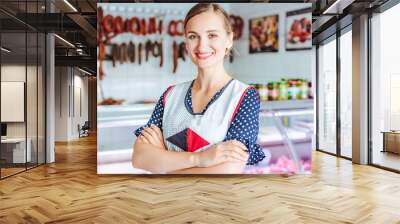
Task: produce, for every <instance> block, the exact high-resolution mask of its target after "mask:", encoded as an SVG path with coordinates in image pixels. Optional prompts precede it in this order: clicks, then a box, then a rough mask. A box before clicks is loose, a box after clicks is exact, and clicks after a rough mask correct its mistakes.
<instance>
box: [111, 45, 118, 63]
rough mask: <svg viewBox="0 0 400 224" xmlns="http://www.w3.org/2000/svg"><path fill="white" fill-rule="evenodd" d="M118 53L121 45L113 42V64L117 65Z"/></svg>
mask: <svg viewBox="0 0 400 224" xmlns="http://www.w3.org/2000/svg"><path fill="white" fill-rule="evenodd" d="M118 55H119V47H118V45H117V44H112V45H111V60H112V65H113V67H115V63H116V61H117V60H118Z"/></svg>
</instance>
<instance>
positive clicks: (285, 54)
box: [98, 3, 312, 102]
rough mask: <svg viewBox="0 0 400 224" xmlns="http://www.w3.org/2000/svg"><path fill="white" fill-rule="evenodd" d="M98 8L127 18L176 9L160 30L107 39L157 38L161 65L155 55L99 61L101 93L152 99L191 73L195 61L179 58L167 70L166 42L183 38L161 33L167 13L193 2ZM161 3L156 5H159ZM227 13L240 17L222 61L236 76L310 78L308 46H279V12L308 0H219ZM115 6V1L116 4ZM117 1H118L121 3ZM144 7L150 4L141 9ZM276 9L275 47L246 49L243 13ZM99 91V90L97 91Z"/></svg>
mask: <svg viewBox="0 0 400 224" xmlns="http://www.w3.org/2000/svg"><path fill="white" fill-rule="evenodd" d="M99 5H100V6H102V7H103V9H104V14H105V15H108V14H110V15H120V16H121V17H123V18H131V17H132V16H133V15H135V16H139V17H140V18H146V17H150V16H153V15H154V13H153V14H152V13H151V12H153V11H151V10H155V9H157V10H165V11H167V10H170V11H171V12H174V11H176V12H177V14H174V13H172V15H167V16H165V17H163V19H164V31H163V34H162V36H160V35H146V36H145V37H141V36H140V37H138V36H133V35H132V34H129V33H125V34H121V35H119V36H117V37H116V38H114V39H112V43H123V42H125V43H128V42H129V41H130V40H132V42H134V43H139V42H144V40H147V39H152V40H159V39H160V38H163V47H164V48H163V51H164V66H163V67H162V68H160V67H159V59H158V58H151V57H150V61H149V62H147V63H146V62H144V63H143V62H142V64H141V65H138V64H137V63H126V64H123V65H119V63H117V65H116V67H113V66H112V63H111V61H104V72H105V78H104V80H99V81H98V85H99V88H101V89H102V92H103V93H104V97H105V98H108V97H112V98H114V99H125V100H127V101H128V102H137V101H141V100H157V99H158V98H159V97H160V95H161V94H162V92H163V91H164V90H165V89H166V88H167V87H168V86H169V85H173V84H175V83H180V82H183V81H187V80H190V79H193V78H195V76H196V72H197V71H196V67H195V66H194V65H193V64H192V63H191V62H190V60H186V62H183V61H182V60H181V59H179V62H178V69H177V72H176V73H175V74H173V73H172V51H171V49H172V42H173V40H174V39H175V40H180V41H183V40H184V39H183V37H176V38H174V39H172V38H171V37H170V36H169V35H166V29H167V27H168V22H169V21H170V20H172V19H184V16H185V14H186V12H187V11H188V10H189V9H190V7H192V6H193V4H192V3H190V4H189V3H188V4H179V5H178V4H150V3H142V4H138V3H135V4H112V5H113V6H112V7H111V4H107V3H105V4H99ZM160 5H162V7H160ZM221 5H222V6H223V7H224V8H225V9H226V10H227V11H228V12H229V13H232V14H234V15H240V16H242V18H243V19H244V24H245V26H244V28H243V35H242V39H241V40H237V41H236V42H235V44H234V46H235V48H236V49H237V50H238V51H239V54H240V56H237V55H236V56H235V58H234V62H233V64H230V63H226V68H227V70H228V71H229V72H230V73H231V74H232V75H233V76H234V77H235V78H237V79H239V80H242V81H244V82H247V83H266V82H268V81H271V80H280V79H281V78H306V79H311V61H312V58H311V50H309V51H290V52H289V51H286V50H285V39H284V34H285V18H286V12H287V11H291V10H295V9H301V8H307V7H310V6H311V4H260V3H252V4H239V3H227V4H221ZM120 6H121V7H120ZM122 6H123V7H122ZM137 8H142V9H143V11H144V12H143V13H134V12H133V10H134V9H137ZM146 10H150V12H149V13H146V12H145V11H146ZM277 13H278V14H279V15H280V17H279V21H280V25H279V29H280V30H279V52H276V53H272V52H271V53H257V54H251V55H249V53H248V40H247V39H248V19H249V18H250V17H259V16H266V15H272V14H277ZM99 93H100V91H99ZM100 95H101V94H98V100H100V97H101V96H100Z"/></svg>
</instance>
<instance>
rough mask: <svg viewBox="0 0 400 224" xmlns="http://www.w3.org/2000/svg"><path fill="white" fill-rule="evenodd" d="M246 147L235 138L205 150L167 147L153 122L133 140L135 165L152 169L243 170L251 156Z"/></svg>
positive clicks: (185, 171)
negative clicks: (179, 149) (180, 150)
mask: <svg viewBox="0 0 400 224" xmlns="http://www.w3.org/2000/svg"><path fill="white" fill-rule="evenodd" d="M246 151H247V148H246V146H245V145H244V144H243V143H241V142H239V141H236V140H231V141H226V142H220V143H218V144H215V145H213V146H211V147H210V148H209V149H208V150H206V151H203V152H174V151H168V150H167V149H166V147H165V145H164V140H163V135H162V132H161V130H160V129H159V128H158V127H157V126H156V125H151V126H150V127H148V128H145V129H143V131H142V134H141V135H140V136H138V138H137V140H136V142H135V144H134V152H133V155H132V165H133V166H134V167H136V168H140V169H145V170H148V171H150V172H152V173H172V174H227V173H232V174H235V173H236V174H240V173H242V172H243V169H244V167H245V166H246V162H247V159H248V156H249V155H248V152H246Z"/></svg>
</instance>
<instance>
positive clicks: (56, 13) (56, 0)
mask: <svg viewBox="0 0 400 224" xmlns="http://www.w3.org/2000/svg"><path fill="white" fill-rule="evenodd" d="M336 1H337V2H338V4H337V3H335V0H267V1H262V0H252V1H250V2H269V3H312V10H313V18H312V20H313V25H312V29H313V42H314V43H315V42H316V41H318V40H319V39H321V38H324V37H325V36H327V35H330V33H329V32H334V29H333V31H332V29H331V31H329V29H330V28H331V27H333V26H334V25H335V24H336V23H337V21H339V20H343V18H345V17H346V16H347V17H349V16H350V22H351V17H352V16H357V15H358V14H360V13H362V12H365V11H366V10H371V9H373V8H376V7H379V6H380V5H382V4H383V3H385V2H387V1H388V0H336ZM46 2H47V4H46ZM97 2H154V3H157V2H165V1H161V0H158V1H157V0H144V1H143V0H142V1H139V0H132V1H119V0H99V1H96V0H47V1H45V0H1V1H0V28H1V30H2V45H3V46H6V45H7V47H8V48H12V49H13V50H14V54H15V56H18V55H25V54H26V52H25V41H26V40H25V35H21V33H25V32H26V31H27V32H30V31H32V32H33V31H39V32H54V33H56V34H58V35H59V36H60V37H61V38H63V39H65V40H67V41H68V42H70V43H72V44H73V45H75V47H71V45H70V44H68V43H66V42H65V41H63V40H61V39H60V38H55V46H56V50H55V53H56V63H57V64H58V65H65V64H66V65H71V63H74V65H76V66H82V67H85V68H87V69H88V70H90V71H92V72H93V73H95V72H96V70H97V69H96V61H97V60H96V57H97V52H96V46H97V43H96V24H97V13H96V4H97ZM192 2H197V1H192ZM241 2H249V1H241ZM68 3H69V4H68ZM328 8H330V10H329V11H328V12H329V13H324V12H325V11H327V9H328ZM331 9H332V10H331ZM50 11H51V12H52V13H49V12H50ZM342 25H345V24H342ZM328 31H329V32H328ZM32 38H34V37H33V36H32V35H29V34H28V36H27V42H28V45H27V46H28V48H27V52H28V55H29V54H30V53H31V52H32V53H34V52H35V49H36V45H35V44H36V41H33V42H34V43H30V42H31V41H32V40H31V39H32ZM314 40H315V41H314ZM40 47H41V46H40ZM77 49H81V50H78V51H79V52H82V53H79V52H78V51H77Z"/></svg>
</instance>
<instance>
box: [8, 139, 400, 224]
mask: <svg viewBox="0 0 400 224" xmlns="http://www.w3.org/2000/svg"><path fill="white" fill-rule="evenodd" d="M96 170H97V169H96V138H95V137H93V136H91V137H88V138H82V139H81V140H79V141H74V142H69V143H59V144H57V145H56V163H54V164H48V165H45V166H41V167H38V168H35V169H32V170H29V171H27V172H25V173H21V174H18V175H16V176H13V177H10V178H7V179H5V180H2V181H0V201H1V203H0V223H400V212H399V211H400V200H399V199H400V175H399V174H396V173H391V172H388V171H384V170H381V169H378V168H374V167H370V166H361V165H355V164H352V163H351V162H350V161H348V160H343V159H339V158H336V157H333V156H330V155H327V154H323V153H320V152H313V174H312V175H298V176H291V177H282V176H276V175H270V176H262V175H255V176H245V175H235V176H229V175H218V176H212V175H203V176H195V175H188V176H177V175H171V176H162V175H157V176H143V175H141V176H133V175H97V174H96Z"/></svg>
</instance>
